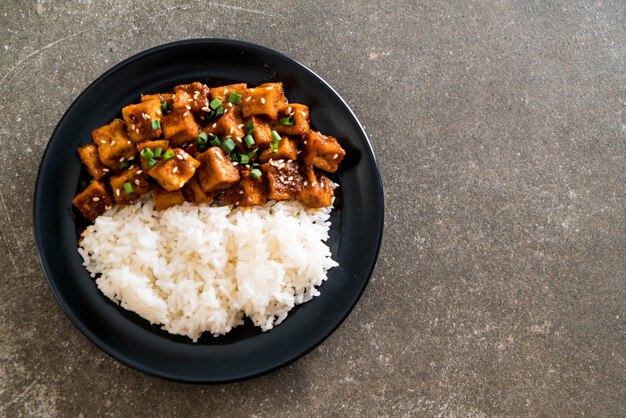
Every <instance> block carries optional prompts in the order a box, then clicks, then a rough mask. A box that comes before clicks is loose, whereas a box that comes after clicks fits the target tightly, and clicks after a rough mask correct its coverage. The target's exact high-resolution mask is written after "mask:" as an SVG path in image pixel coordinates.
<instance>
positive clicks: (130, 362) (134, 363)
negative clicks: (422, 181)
mask: <svg viewBox="0 0 626 418" xmlns="http://www.w3.org/2000/svg"><path fill="white" fill-rule="evenodd" d="M199 44H212V45H214V46H220V45H223V46H227V47H243V48H251V49H256V50H259V51H261V52H262V53H264V54H269V55H273V56H276V57H278V58H280V59H283V60H287V61H291V62H292V63H294V64H295V65H296V66H298V67H299V68H300V69H301V70H303V71H305V72H306V73H308V74H309V75H311V76H313V77H314V78H316V79H317V80H319V82H321V83H322V84H323V85H324V86H325V87H326V88H328V89H329V90H330V91H331V92H332V94H333V95H334V96H335V97H336V98H337V99H339V101H340V102H341V104H342V105H343V106H344V107H345V109H346V110H347V111H348V113H349V115H350V116H351V118H352V119H353V121H354V122H355V123H356V125H357V126H358V128H359V130H360V131H361V134H362V135H363V137H364V139H365V141H364V145H365V146H366V147H367V148H368V151H369V154H370V155H371V157H372V158H371V159H372V163H373V166H374V168H375V170H374V171H375V176H374V178H375V183H376V185H377V193H376V195H377V197H378V202H379V206H380V217H379V219H377V220H376V221H377V222H376V225H377V226H378V230H379V231H378V236H376V237H375V241H376V245H375V247H376V248H374V252H373V254H374V257H373V258H372V262H371V265H370V266H369V269H368V271H367V279H366V281H365V283H364V285H363V286H362V288H361V289H360V290H359V292H358V294H355V295H356V298H355V300H354V303H352V305H351V306H350V307H349V309H348V310H347V312H346V314H345V315H343V317H341V318H340V320H339V321H337V323H336V324H334V326H333V327H331V328H330V329H329V331H328V332H327V333H324V335H323V337H322V338H320V339H319V341H315V342H314V343H313V344H311V346H310V347H308V348H307V349H306V350H303V351H302V352H299V353H298V354H297V355H295V356H292V357H290V358H289V359H287V360H286V361H282V362H280V363H279V364H277V365H275V366H273V367H269V368H266V369H264V370H261V371H256V372H254V373H239V375H238V376H236V377H232V378H229V379H207V378H206V376H205V377H204V378H193V377H192V378H190V376H186V377H183V376H180V375H174V374H172V373H168V372H164V371H161V370H156V369H155V368H153V367H149V366H145V365H144V364H142V363H141V362H140V361H138V360H135V359H134V358H131V357H129V356H127V355H124V354H123V353H120V352H118V350H115V349H113V348H112V347H111V346H110V345H109V344H107V343H106V341H104V340H103V339H101V338H100V337H99V336H97V335H96V334H94V333H93V332H92V331H91V330H90V329H89V328H88V327H87V326H86V325H84V324H83V322H82V321H81V320H80V319H79V318H78V317H77V316H76V314H75V313H74V312H73V309H71V307H70V306H69V304H68V303H67V302H66V300H65V298H64V297H63V296H62V292H61V291H60V289H59V287H58V286H57V284H56V282H55V281H54V280H52V279H51V274H52V272H51V270H50V267H49V264H48V261H47V260H45V259H44V257H43V253H44V248H43V247H44V245H43V244H44V243H43V237H42V228H41V226H40V224H39V222H38V218H37V212H38V211H40V210H41V207H40V206H41V205H42V203H40V200H41V199H42V197H41V194H42V190H41V178H42V177H41V175H42V172H43V171H44V167H46V162H47V161H49V160H50V156H49V153H50V152H51V151H50V150H51V143H52V139H53V138H55V137H56V136H57V131H58V130H59V129H60V127H61V126H62V125H63V122H64V121H65V119H66V118H67V117H68V114H69V113H70V111H71V110H72V109H74V107H76V106H77V103H78V102H79V101H80V100H81V99H82V98H83V97H84V96H86V95H87V94H88V93H89V92H90V91H91V90H92V89H94V88H95V86H97V85H98V84H99V83H100V82H101V81H102V80H104V79H106V78H108V77H109V76H110V75H111V74H113V73H115V72H116V71H118V70H120V69H121V68H123V67H125V66H127V65H129V64H130V63H132V62H135V61H137V60H140V59H142V58H144V57H146V56H148V55H151V54H154V53H158V52H160V51H163V50H167V49H175V48H178V47H181V46H188V45H199ZM384 215H385V202H384V191H383V183H382V176H381V173H380V168H379V166H378V161H377V160H376V155H375V153H374V149H373V148H372V144H371V142H370V140H369V137H368V135H367V133H366V132H365V129H364V127H363V125H362V124H361V122H360V121H359V120H358V118H357V117H356V115H355V114H354V111H353V110H352V108H351V107H350V106H349V105H348V104H347V103H346V101H345V100H344V99H343V97H342V96H341V95H340V94H339V93H338V92H337V91H336V90H335V89H334V88H333V87H332V86H331V85H330V84H329V83H328V82H326V80H324V79H323V78H322V77H321V76H319V75H318V74H317V73H315V72H314V71H313V70H311V69H310V68H309V67H308V66H306V65H304V64H302V63H301V62H300V61H298V60H296V59H294V58H292V57H290V56H288V55H286V54H284V53H282V52H280V51H277V50H274V49H272V48H269V47H266V46H263V45H259V44H256V43H252V42H248V41H240V40H236V39H227V38H192V39H184V40H178V41H174V42H168V43H164V44H160V45H157V46H154V47H151V48H148V49H146V50H143V51H140V52H138V53H136V54H133V55H131V56H130V57H128V58H126V59H124V60H122V61H120V62H119V63H118V64H116V65H114V66H113V67H111V68H109V69H108V70H107V71H105V72H104V73H103V74H101V75H100V76H99V77H97V78H96V79H95V80H94V81H92V82H91V83H90V84H89V85H88V86H87V87H86V88H85V89H84V90H83V91H82V92H81V93H80V94H79V95H78V96H76V98H75V99H74V100H73V101H72V103H71V104H70V105H69V106H68V107H67V109H66V110H65V111H64V113H63V115H62V117H61V118H60V119H59V121H58V122H57V124H56V126H55V128H54V130H53V131H52V133H51V134H50V138H49V139H48V141H47V143H46V148H45V150H44V152H43V154H42V157H41V159H40V161H39V167H38V170H37V177H36V181H35V187H34V194H33V209H32V216H33V224H32V232H33V235H34V238H35V247H36V253H37V259H38V261H39V265H40V267H41V270H42V272H43V274H44V277H45V279H46V281H47V283H48V287H49V288H50V290H51V291H52V293H53V295H54V298H55V300H56V302H57V304H58V305H59V306H60V307H61V310H62V311H63V312H64V313H65V315H66V316H67V317H68V318H69V319H70V321H71V322H72V324H73V325H74V326H75V327H76V328H77V329H78V330H79V331H80V332H81V333H82V334H83V335H84V336H85V337H86V338H87V339H88V340H89V341H90V342H91V343H93V344H94V345H95V346H96V347H98V348H99V349H100V350H101V351H102V352H104V353H105V354H107V355H108V356H110V357H112V358H113V359H115V360H116V361H118V362H120V363H122V364H124V365H126V366H128V367H130V368H133V369H135V370H137V371H140V372H142V373H145V374H147V375H150V376H154V377H158V378H161V379H166V380H171V381H176V382H182V383H191V384H219V383H232V382H238V381H243V380H248V379H252V378H255V377H259V376H263V375H266V374H268V373H271V372H273V371H275V370H278V369H280V368H283V367H285V366H287V365H289V364H292V363H293V362H295V361H297V360H298V359H300V358H302V357H304V356H305V355H307V354H308V353H310V352H311V351H313V350H314V349H315V348H317V347H318V346H319V345H320V344H322V343H323V342H324V341H325V340H326V339H328V338H329V337H330V336H331V335H332V334H333V333H334V332H335V331H336V330H337V329H338V328H339V326H341V324H343V322H344V321H345V320H346V319H347V318H348V316H349V315H350V313H351V312H352V311H353V310H354V308H355V306H356V305H357V303H358V302H359V300H360V299H361V297H362V295H363V293H364V292H365V289H366V288H367V285H368V284H369V282H370V280H371V276H372V274H373V272H374V268H375V267H376V263H377V261H378V256H379V253H380V248H381V245H382V238H383V232H384Z"/></svg>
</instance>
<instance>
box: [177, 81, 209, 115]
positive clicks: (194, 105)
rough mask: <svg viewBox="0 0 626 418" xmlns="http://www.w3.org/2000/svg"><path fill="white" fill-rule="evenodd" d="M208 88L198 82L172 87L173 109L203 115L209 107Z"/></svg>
mask: <svg viewBox="0 0 626 418" xmlns="http://www.w3.org/2000/svg"><path fill="white" fill-rule="evenodd" d="M209 91H210V90H209V88H208V87H207V86H206V85H204V84H202V83H199V82H197V81H196V82H193V83H191V84H180V85H178V86H176V87H174V103H173V105H172V106H173V108H174V110H182V111H183V112H184V111H185V110H188V111H190V112H191V113H193V114H195V115H198V116H200V115H203V114H205V113H207V112H208V109H209Z"/></svg>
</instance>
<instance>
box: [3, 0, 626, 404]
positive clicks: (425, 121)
mask: <svg viewBox="0 0 626 418" xmlns="http://www.w3.org/2000/svg"><path fill="white" fill-rule="evenodd" d="M378 3H379V2H369V1H349V2H343V1H316V2H310V3H307V4H300V3H296V2H290V1H284V2H267V1H239V0H233V1H228V2H205V1H200V0H181V1H179V2H172V1H164V0H159V1H154V2H153V1H150V2H134V1H131V0H123V1H120V2H110V1H80V2H70V1H54V2H52V1H41V2H35V1H18V0H3V1H2V2H1V3H0V51H1V53H2V55H1V56H0V93H1V94H0V111H1V114H2V118H1V120H2V124H1V125H0V150H1V151H0V158H1V162H2V163H1V164H0V203H1V206H0V235H1V238H2V239H1V240H0V251H1V252H2V254H3V255H4V257H3V262H2V263H1V264H0V294H1V296H2V298H1V300H2V302H1V303H0V416H4V415H6V416H17V415H48V416H80V415H81V414H82V416H98V415H109V414H110V415H119V416H140V415H141V416H152V415H161V416H173V415H181V416H199V415H215V416H255V415H256V416H294V415H320V416H322V415H324V416H331V415H332V416H348V415H351V416H354V415H361V416H377V415H390V416H402V415H406V416H408V415H411V416H422V415H424V416H439V415H442V416H468V415H476V416H485V415H486V416H498V415H501V416H576V415H591V416H624V414H626V403H625V402H626V401H625V400H626V369H625V364H624V357H625V350H624V347H625V346H626V339H625V331H626V327H625V326H624V325H625V322H624V317H625V315H626V312H625V309H624V308H625V301H626V285H625V275H626V274H625V271H626V264H625V261H624V256H625V254H626V222H625V221H626V199H625V191H626V188H625V184H626V161H625V160H626V117H625V110H626V75H625V74H626V65H625V63H626V30H625V27H624V22H625V21H626V15H625V3H624V2H623V1H617V0H616V1H612V2H611V1H593V2H589V1H562V2H557V1H515V0H498V1H483V2H481V1H469V0H459V1H452V2H448V1H424V2H421V3H423V4H422V5H415V4H414V3H415V2H412V1H405V2H402V1H395V2H389V3H387V2H380V4H378ZM194 37H227V38H235V39H242V40H247V41H251V42H256V43H260V44H263V45H266V46H269V47H272V48H275V49H278V50H280V51H283V52H285V53H286V54H288V55H291V56H293V57H294V58H296V59H298V60H299V61H301V62H303V63H304V64H306V65H308V66H310V67H311V68H312V69H313V70H314V71H316V72H317V73H318V74H320V75H321V76H322V77H323V78H325V79H326V80H327V81H328V82H329V83H330V84H331V85H333V86H334V87H335V88H336V89H337V90H338V91H339V92H340V94H342V95H343V97H344V98H345V99H346V100H347V102H348V103H349V104H350V105H351V106H352V108H353V109H354V111H355V112H356V114H357V115H358V117H359V118H360V120H361V121H362V122H363V124H364V125H365V128H366V130H367V131H368V133H369V135H370V137H371V140H372V145H373V147H374V149H375V151H376V154H377V157H378V161H379V164H380V169H381V172H382V176H383V180H384V186H385V197H386V204H387V212H386V231H385V232H386V233H385V238H384V241H383V246H382V249H381V255H380V258H379V262H378V265H377V268H376V270H375V272H374V275H373V277H372V281H371V283H370V285H369V287H368V289H367V290H366V292H365V294H364V296H363V298H362V299H361V301H360V303H359V305H358V306H357V308H356V309H355V311H354V312H353V314H352V315H351V316H350V317H349V318H348V320H347V321H346V322H345V323H344V324H343V325H342V326H341V327H340V329H339V330H338V331H337V332H335V333H334V334H333V335H332V336H331V337H330V338H329V339H328V340H327V341H326V342H325V343H323V344H322V345H321V346H320V347H319V348H318V349H316V350H314V351H313V352H312V353H311V354H309V355H308V356H306V357H305V358H303V359H301V360H300V361H298V362H296V363H295V364H293V365H291V366H289V367H286V368H284V369H282V370H280V371H278V372H275V373H273V374H270V375H268V376H265V377H261V378H257V379H254V380H251V381H246V382H242V383H238V384H230V385H219V386H192V385H184V384H177V383H172V382H167V381H163V380H159V379H156V378H152V377H149V376H145V375H143V374H141V373H139V372H136V371H134V370H131V369H130V368H128V367H126V366H123V365H121V364H119V363H117V362H116V361H114V360H113V359H111V358H109V357H108V356H106V355H105V354H103V353H102V352H100V351H99V350H98V349H97V348H96V347H95V346H94V345H93V344H91V343H90V342H89V341H88V340H87V339H86V338H85V337H83V336H82V334H80V332H79V331H77V329H75V328H74V326H73V325H72V324H71V323H70V321H69V320H68V319H67V318H66V317H65V315H64V314H63V313H62V312H61V310H60V308H59V307H58V305H57V303H56V301H55V300H54V298H53V296H52V294H51V292H50V291H49V290H48V287H47V285H46V282H45V279H44V277H43V275H42V273H41V271H40V269H39V266H38V263H37V258H36V253H35V247H34V243H33V238H32V233H31V226H32V220H31V211H32V194H33V189H34V182H35V177H36V172H37V167H38V164H39V161H40V158H41V156H42V153H43V151H44V148H45V146H46V143H47V141H48V138H49V137H50V134H51V132H52V130H53V129H54V127H55V125H56V123H57V122H58V120H59V118H60V117H61V115H62V114H63V112H64V111H65V110H66V109H67V107H68V106H69V105H70V104H71V102H72V101H73V100H74V99H75V98H76V96H77V95H78V94H79V93H80V92H81V91H82V90H83V89H84V88H85V87H86V86H87V85H88V84H89V83H90V82H91V81H93V80H94V79H95V78H96V77H98V76H99V75H100V74H101V73H102V72H104V71H105V70H107V69H108V68H110V67H111V66H113V65H114V64H116V63H118V62H119V61H121V60H123V59H124V58H127V57H129V56H131V55H133V54H135V53H137V52H139V51H142V50H144V49H146V48H149V47H152V46H155V45H158V44H161V43H165V42H169V41H173V40H178V39H185V38H194Z"/></svg>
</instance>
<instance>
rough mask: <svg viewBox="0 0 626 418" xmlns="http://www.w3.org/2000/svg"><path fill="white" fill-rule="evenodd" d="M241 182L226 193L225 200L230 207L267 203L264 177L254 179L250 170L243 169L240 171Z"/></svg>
mask: <svg viewBox="0 0 626 418" xmlns="http://www.w3.org/2000/svg"><path fill="white" fill-rule="evenodd" d="M239 175H240V177H241V180H239V183H237V184H235V185H234V186H233V187H231V188H230V189H228V190H226V192H225V193H224V200H225V201H226V203H228V204H229V205H240V206H252V205H262V204H264V203H265V202H266V200H267V198H266V196H265V187H264V184H263V177H259V178H256V179H255V178H252V177H251V176H250V170H249V169H247V168H242V169H240V171H239Z"/></svg>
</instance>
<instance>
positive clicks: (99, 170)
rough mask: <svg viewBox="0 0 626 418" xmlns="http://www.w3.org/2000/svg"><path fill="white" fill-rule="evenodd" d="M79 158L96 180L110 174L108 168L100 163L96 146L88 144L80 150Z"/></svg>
mask: <svg viewBox="0 0 626 418" xmlns="http://www.w3.org/2000/svg"><path fill="white" fill-rule="evenodd" d="M78 156H79V157H80V160H81V161H82V162H83V164H84V165H85V168H87V171H88V172H89V174H91V176H92V177H93V178H94V179H96V180H97V179H99V178H102V177H104V176H106V175H107V173H108V172H109V169H108V168H107V166H106V165H104V164H102V161H100V156H99V155H98V146H97V145H96V144H87V145H84V146H82V147H80V148H78Z"/></svg>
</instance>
